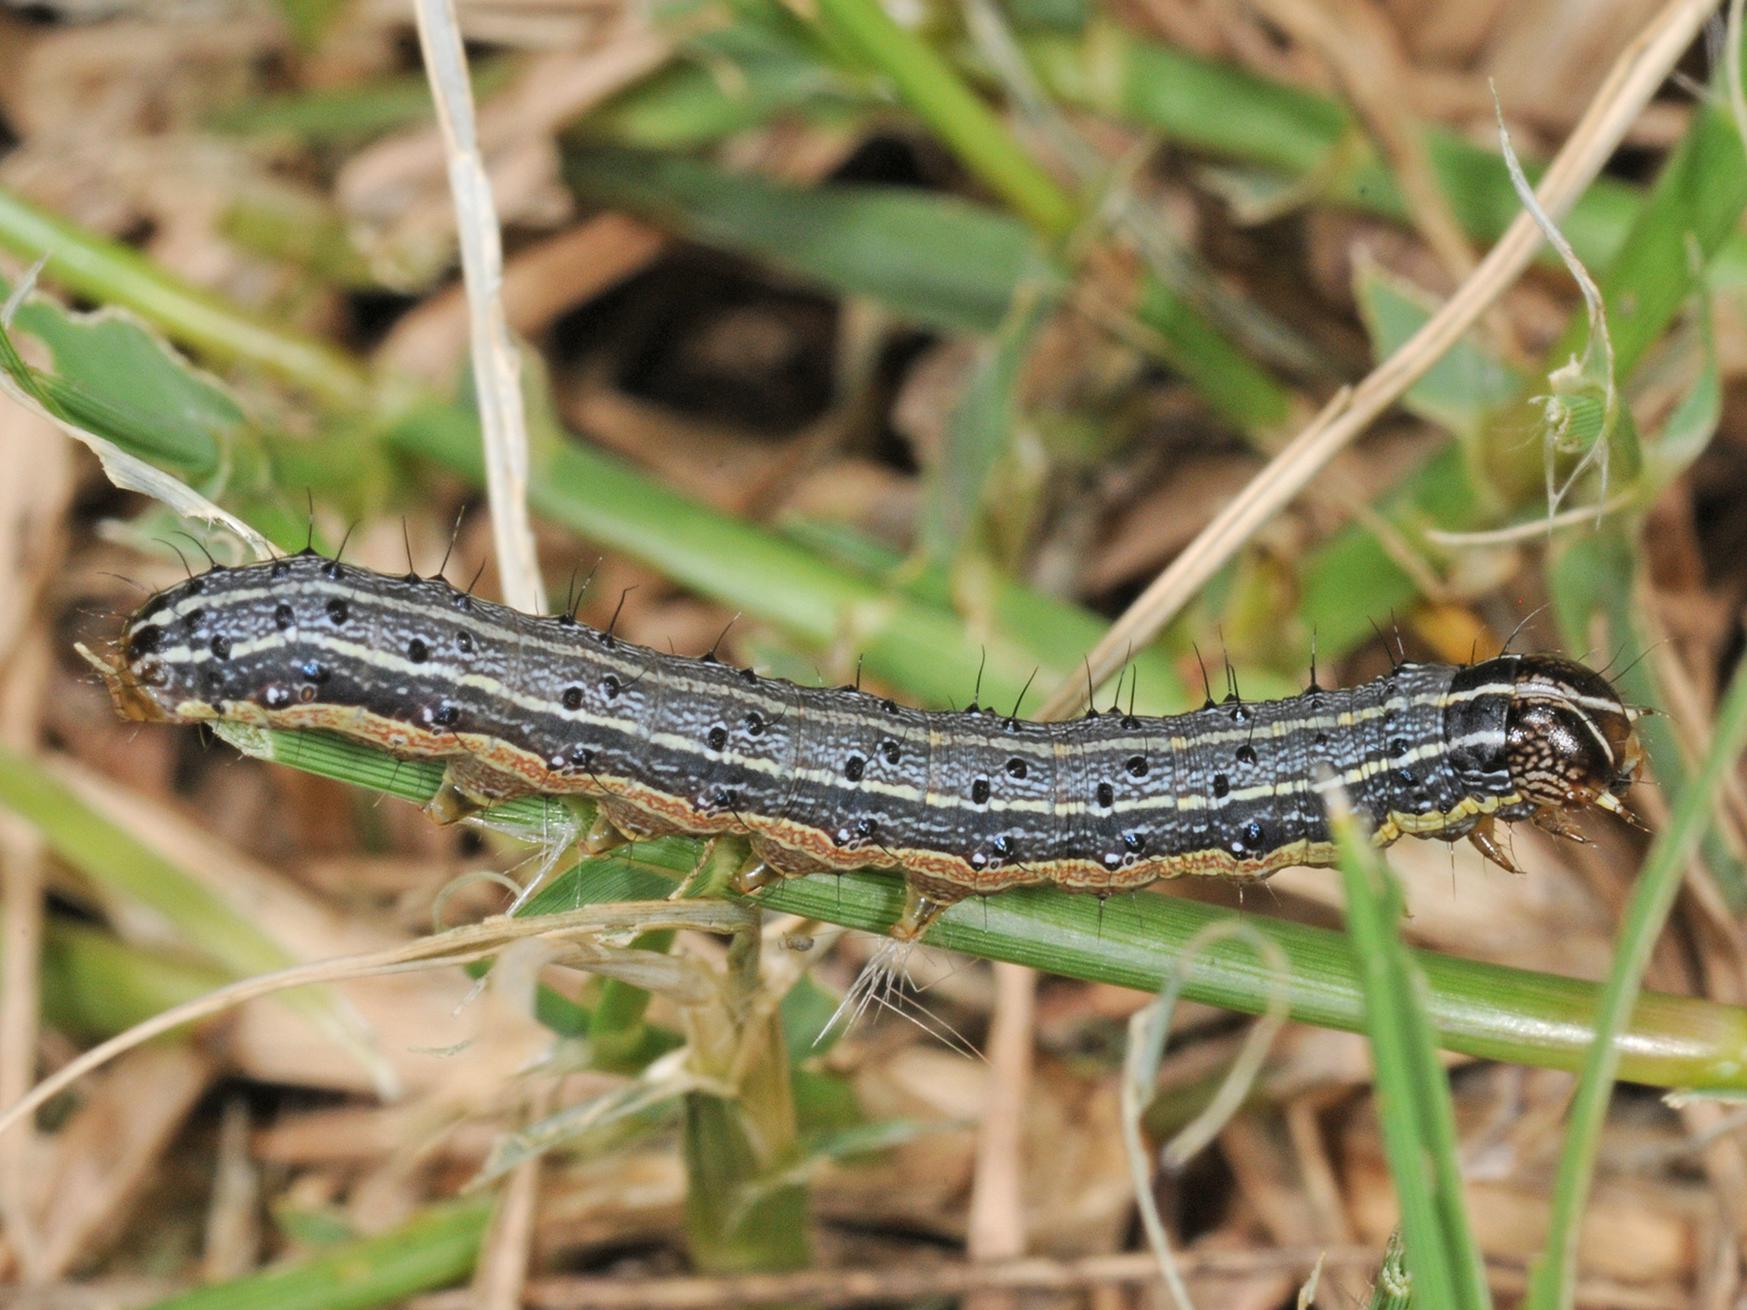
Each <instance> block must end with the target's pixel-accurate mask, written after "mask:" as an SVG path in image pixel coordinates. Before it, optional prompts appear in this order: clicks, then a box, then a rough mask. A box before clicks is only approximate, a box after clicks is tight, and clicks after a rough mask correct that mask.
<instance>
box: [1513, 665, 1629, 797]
mask: <svg viewBox="0 0 1747 1310" xmlns="http://www.w3.org/2000/svg"><path fill="white" fill-rule="evenodd" d="M1515 666H1516V667H1515V687H1514V689H1513V690H1512V692H1511V699H1510V709H1509V712H1508V714H1507V716H1506V720H1505V757H1506V761H1507V763H1508V765H1509V768H1510V776H1511V781H1512V782H1513V783H1515V784H1516V787H1517V790H1518V791H1520V792H1521V793H1522V795H1523V796H1524V797H1525V798H1526V799H1528V800H1530V801H1534V802H1536V803H1537V804H1539V805H1540V806H1542V807H1543V808H1545V809H1551V810H1577V809H1583V808H1585V807H1587V806H1590V805H1596V806H1599V807H1601V808H1602V809H1604V810H1611V811H1613V812H1614V813H1616V814H1619V815H1621V816H1623V817H1627V818H1629V817H1630V812H1629V811H1628V810H1626V809H1625V807H1624V806H1622V805H1621V804H1620V797H1621V796H1623V795H1625V793H1626V789H1627V788H1629V787H1630V786H1631V785H1632V783H1633V781H1634V780H1635V779H1636V778H1637V776H1638V770H1639V768H1640V767H1642V765H1643V762H1644V751H1643V748H1642V747H1641V746H1640V745H1639V744H1638V738H1637V734H1636V733H1635V732H1634V731H1633V729H1632V723H1633V720H1634V719H1636V718H1637V717H1638V716H1639V715H1640V714H1641V713H1642V712H1643V711H1641V710H1638V709H1634V708H1632V707H1630V706H1627V705H1625V704H1623V703H1622V702H1621V700H1620V697H1619V693H1617V692H1616V691H1615V690H1614V689H1613V686H1612V684H1610V683H1609V682H1608V680H1607V679H1606V678H1604V677H1602V676H1601V674H1599V673H1597V672H1595V671H1594V670H1593V669H1590V668H1587V667H1585V666H1584V665H1582V664H1579V663H1577V662H1576V661H1575V660H1568V659H1562V658H1560V657H1558V656H1555V655H1524V656H1520V657H1518V658H1517V659H1516V660H1515Z"/></svg>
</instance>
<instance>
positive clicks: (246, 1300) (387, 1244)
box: [152, 1198, 492, 1310]
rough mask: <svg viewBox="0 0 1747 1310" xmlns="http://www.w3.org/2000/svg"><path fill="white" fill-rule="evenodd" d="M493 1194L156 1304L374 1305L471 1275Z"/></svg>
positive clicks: (307, 1309) (190, 1308)
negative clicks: (313, 1254) (318, 1252)
mask: <svg viewBox="0 0 1747 1310" xmlns="http://www.w3.org/2000/svg"><path fill="white" fill-rule="evenodd" d="M491 1206H492V1203H491V1200H490V1198H476V1199H470V1200H466V1201H460V1202H456V1203H454V1204H451V1205H440V1206H433V1207H431V1208H430V1209H428V1210H425V1211H423V1212H422V1213H420V1214H418V1215H416V1216H415V1217H414V1218H413V1219H412V1220H410V1221H409V1222H407V1223H405V1224H402V1225H401V1226H400V1227H399V1228H396V1229H393V1230H392V1231H390V1232H386V1233H382V1234H380V1235H379V1236H376V1237H366V1238H362V1239H360V1240H357V1241H352V1242H344V1243H341V1244H339V1245H337V1246H334V1247H331V1248H329V1249H327V1250H325V1251H323V1252H322V1253H321V1254H320V1255H316V1256H311V1257H309V1258H307V1259H303V1260H296V1261H293V1262H291V1263H288V1264H285V1265H281V1266H279V1267H277V1268H273V1269H267V1270H264V1271H262V1272H261V1273H258V1274H252V1275H250V1276H248V1277H245V1278H237V1279H233V1280H232V1281H230V1282H228V1283H219V1284H216V1285H215V1286H212V1287H205V1288H201V1289H200V1290H198V1291H194V1292H188V1293H186V1294H184V1295H182V1296H173V1297H171V1298H170V1299H169V1300H167V1301H160V1302H158V1303H157V1305H155V1306H153V1307H152V1310H234V1308H235V1307H237V1306H247V1307H249V1310H368V1308H369V1307H371V1306H391V1305H399V1304H401V1303H403V1302H404V1301H405V1300H406V1299H407V1298H408V1297H412V1296H416V1295H417V1294H418V1293H420V1292H428V1291H432V1290H433V1289H435V1288H439V1287H448V1286H449V1285H450V1284H452V1283H457V1282H459V1281H460V1280H461V1279H463V1278H465V1277H467V1275H468V1274H469V1273H471V1272H472V1270H473V1262H474V1260H475V1259H476V1258H477V1256H478V1254H479V1244H480V1242H482V1241H483V1240H484V1238H485V1230H486V1226H487V1224H489V1223H490V1221H491Z"/></svg>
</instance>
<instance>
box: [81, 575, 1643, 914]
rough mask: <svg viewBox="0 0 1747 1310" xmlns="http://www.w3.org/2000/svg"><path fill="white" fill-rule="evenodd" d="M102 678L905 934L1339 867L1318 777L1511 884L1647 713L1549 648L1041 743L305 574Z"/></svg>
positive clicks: (200, 716)
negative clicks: (777, 888) (1538, 835)
mask: <svg viewBox="0 0 1747 1310" xmlns="http://www.w3.org/2000/svg"><path fill="white" fill-rule="evenodd" d="M94 662H97V663H98V664H99V667H100V668H101V670H102V672H103V675H104V678H105V681H106V682H107V684H108V686H109V688H110V691H111V694H112V695H113V697H114V699H115V703H116V705H117V708H118V709H119V710H120V711H121V713H122V714H124V715H125V716H127V717H131V718H136V719H150V720H161V721H167V722H173V723H187V722H196V721H200V720H211V719H226V720H235V721H238V722H243V723H251V724H259V725H265V726H271V727H279V728H322V729H328V730H330V731H333V732H337V733H340V734H342V735H344V736H347V737H351V738H354V739H356V740H360V741H364V742H368V743H373V744H375V745H377V746H380V747H383V748H384V749H386V750H388V751H390V752H392V753H393V754H395V755H397V756H400V757H403V758H413V757H417V758H436V759H446V760H447V761H448V762H449V763H448V766H447V770H446V772H445V775H444V782H443V786H442V789H441V791H440V792H439V793H438V795H437V796H436V797H435V798H434V799H433V800H432V801H431V802H430V804H429V805H428V806H427V807H426V808H427V810H428V812H430V813H431V814H432V815H433V816H434V817H436V818H437V819H439V820H442V821H452V820H455V819H458V818H460V817H463V816H464V815H466V814H469V813H472V812H473V811H475V810H478V809H480V808H482V807H485V806H488V805H492V804H495V803H497V802H500V801H503V800H507V799H509V798H511V797H514V796H519V795H526V794H530V793H542V794H562V793H580V794H583V795H588V796H592V797H595V798H597V799H598V801H599V803H600V805H601V807H602V809H603V811H604V813H605V815H606V816H607V817H608V818H609V819H610V820H611V822H612V823H613V824H614V825H615V826H616V827H617V828H618V829H619V830H620V831H621V832H623V833H625V834H627V835H633V836H637V835H653V834H658V833H675V832H677V833H696V834H712V833H724V832H735V833H744V834H747V835H748V837H749V838H750V842H751V847H752V851H753V855H754V858H755V859H756V860H757V861H758V865H757V867H754V868H749V869H748V870H746V871H745V883H746V885H747V886H753V885H756V884H757V883H758V882H759V881H760V879H761V878H768V877H771V876H781V875H788V874H799V873H808V872H813V871H817V870H829V869H851V868H860V867H870V866H871V867H880V868H892V869H899V870H902V871H903V876H904V878H905V882H906V887H907V892H908V895H907V901H906V911H905V916H904V918H903V919H902V920H901V921H900V923H899V925H898V927H897V929H896V931H897V933H898V934H899V935H901V936H915V935H917V934H919V933H920V932H921V931H922V930H923V928H925V927H926V926H927V924H928V923H929V922H930V921H931V920H932V919H933V918H934V917H935V916H936V915H937V914H939V913H940V912H941V911H942V910H943V909H945V908H946V907H948V906H950V905H952V904H953V903H954V902H956V901H958V900H960V899H962V898H964V897H966V896H969V895H974V894H980V893H987V892H995V891H1000V890H1002V889H1004V888H1007V887H1013V886H1020V885H1025V884H1034V883H1054V884H1057V885H1059V886H1063V887H1069V888H1077V889H1083V890H1087V891H1092V892H1095V893H1100V894H1109V893H1111V892H1115V891H1120V890H1125V889H1129V888H1133V887H1138V886H1141V885H1143V884H1145V883H1149V882H1152V881H1153V880H1155V879H1158V878H1173V877H1177V876H1180V875H1183V874H1191V873H1211V874H1223V875H1227V876H1232V877H1239V878H1259V877H1265V876H1266V875H1268V874H1270V873H1272V872H1274V871H1275V870H1277V869H1280V868H1284V867H1286V866H1288V865H1295V864H1310V865H1326V864H1330V863H1332V862H1333V860H1334V848H1333V845H1332V844H1331V842H1330V837H1329V829H1328V823H1327V818H1326V814H1325V811H1324V807H1323V803H1322V798H1321V795H1320V793H1319V791H1318V789H1317V777H1318V776H1319V775H1318V769H1319V767H1320V766H1325V765H1326V766H1327V768H1328V769H1329V770H1330V771H1332V773H1333V775H1334V776H1335V777H1336V778H1338V779H1339V780H1340V781H1341V783H1342V784H1343V785H1344V786H1345V788H1346V791H1347V792H1348V794H1349V795H1350V797H1351V798H1352V802H1353V805H1354V806H1355V808H1357V809H1358V810H1359V811H1361V812H1362V813H1363V815H1364V816H1365V817H1366V818H1367V819H1368V821H1369V823H1370V825H1371V827H1372V829H1373V831H1374V833H1375V838H1376V841H1377V844H1378V845H1387V844H1388V843H1390V842H1392V841H1394V840H1395V839H1396V838H1397V837H1399V836H1400V835H1402V834H1403V833H1408V834H1412V835H1414V836H1419V837H1436V838H1439V839H1441V840H1444V841H1454V840H1455V839H1457V838H1458V837H1462V836H1468V837H1470V838H1471V839H1472V840H1474V842H1475V843H1476V844H1477V845H1478V846H1479V847H1480V849H1481V850H1482V851H1484V852H1485V853H1486V854H1487V855H1488V856H1489V857H1490V858H1492V859H1494V860H1496V861H1497V862H1499V863H1501V864H1504V865H1505V867H1507V868H1508V867H1510V865H1509V862H1508V860H1507V859H1506V858H1505V856H1504V855H1503V853H1502V852H1501V851H1500V849H1499V848H1498V846H1497V844H1496V843H1495V841H1494V840H1493V837H1492V828H1493V825H1494V824H1495V823H1496V822H1498V821H1512V820H1517V819H1523V818H1533V819H1534V820H1536V821H1537V822H1539V823H1541V824H1543V825H1544V826H1546V827H1548V828H1550V829H1552V830H1553V831H1565V830H1566V825H1567V824H1568V822H1569V820H1568V819H1567V818H1566V815H1567V813H1568V812H1570V811H1575V810H1581V809H1583V808H1585V807H1588V806H1599V807H1601V808H1603V809H1607V810H1611V811H1614V812H1615V813H1618V814H1621V815H1624V816H1626V817H1630V816H1629V813H1628V812H1627V811H1626V810H1625V809H1624V807H1623V806H1622V805H1621V804H1620V801H1619V797H1620V796H1621V795H1623V794H1624V792H1625V791H1626V789H1627V787H1629V786H1630V785H1631V783H1632V781H1633V779H1634V778H1635V776H1636V774H1637V771H1638V767H1639V764H1640V761H1641V753H1640V750H1639V747H1638V743H1637V740H1636V738H1635V736H1634V733H1633V729H1632V720H1633V718H1634V717H1635V714H1636V712H1635V711H1633V710H1631V709H1628V708H1627V707H1625V706H1623V705H1622V704H1621V702H1620V699H1619V697H1618V695H1616V694H1615V692H1614V689H1613V688H1612V687H1611V686H1610V685H1609V684H1608V682H1607V680H1606V679H1605V678H1603V677H1602V676H1601V675H1600V674H1598V673H1596V672H1594V671H1592V670H1591V669H1588V668H1586V667H1585V666H1583V665H1581V664H1578V663H1575V662H1573V661H1571V660H1566V659H1561V658H1557V657H1553V656H1545V655H1502V656H1500V657H1498V658H1497V659H1490V660H1486V661H1483V662H1481V663H1478V664H1473V665H1469V666H1467V667H1456V666H1452V665H1444V664H1403V665H1401V666H1399V667H1398V668H1396V669H1395V670H1394V671H1393V672H1391V673H1389V674H1388V675H1386V676H1384V677H1381V678H1378V679H1375V680H1374V681H1371V682H1367V683H1364V684H1363V685H1360V686H1357V687H1352V688H1347V689H1344V690H1323V689H1320V688H1316V687H1312V688H1311V689H1310V690H1308V691H1306V692H1305V693H1304V694H1303V695H1300V696H1296V697H1291V698H1288V699H1284V700H1277V701H1257V702H1239V701H1236V700H1235V699H1232V700H1228V702H1227V703H1226V704H1224V705H1209V706H1208V707H1206V708H1204V709H1201V710H1197V711H1195V712H1193V713H1189V714H1181V715H1175V716H1171V717H1165V718H1149V717H1136V716H1130V715H1107V716H1088V717H1086V718H1084V719H1080V720H1077V721H1074V722H1067V723H1036V722H1028V721H1026V720H1023V719H1017V718H1007V717H1001V716H998V715H995V714H993V713H991V712H989V711H971V712H964V713H931V712H925V711H922V710H915V709H909V708H905V707H902V706H899V705H896V704H894V703H893V702H891V701H887V700H882V699H880V698H877V697H874V696H870V695H865V694H863V693H861V692H859V691H856V690H854V689H826V688H811V687H802V686H797V685H795V684H794V683H790V682H784V681H780V680H776V679H769V678H761V677H758V676H756V675H753V674H751V673H749V672H747V671H745V670H736V669H733V668H730V667H728V666H726V665H723V664H722V663H720V662H718V661H717V660H715V659H714V658H709V659H689V658H686V657H683V656H677V655H669V654H663V653H661V652H658V651H653V650H648V649H645V648H643V647H640V646H634V645H631V644H629V643H627V642H624V641H621V640H618V639H616V638H613V637H611V636H609V635H607V634H605V633H602V632H598V631H596V630H595V629H592V628H589V627H586V626H584V625H582V624H580V623H577V622H576V621H575V620H574V619H571V618H570V617H569V616H568V615H566V616H560V617H557V618H541V617H536V616H533V615H528V614H522V613H519V612H517V611H514V610H510V609H506V608H504V607H503V606H500V605H494V604H491V603H490V602H487V601H480V600H473V599H471V598H469V597H466V596H464V595H462V593H460V592H458V591H456V590H455V589H454V588H453V587H451V586H450V585H449V584H448V583H447V582H445V581H443V580H441V579H421V578H417V577H389V576H386V575H383V574H379V573H374V572H370V571H368V570H365V569H360V568H354V567H352V566H350V565H341V564H339V563H338V562H336V561H331V560H326V559H323V558H321V557H319V556H316V555H313V554H309V553H307V552H306V553H305V554H303V555H300V556H295V557H292V558H290V559H282V560H276V561H273V562H271V563H266V564H256V565H250V566H246V567H242V568H216V569H214V570H212V571H211V572H209V573H206V574H203V575H201V576H199V577H195V578H192V579H190V580H189V581H187V582H184V583H182V584H180V585H178V586H175V587H171V588H170V589H168V590H167V591H164V592H161V593H159V594H158V595H156V596H154V597H153V598H152V599H151V600H150V601H148V602H147V603H146V604H145V605H144V606H143V607H141V608H140V610H139V611H138V612H137V613H135V614H134V615H133V617H132V618H131V619H130V620H129V621H128V623H127V626H126V629H125V632H124V634H123V638H122V646H121V651H120V656H119V659H118V660H117V661H116V663H115V664H114V665H113V667H112V666H110V665H108V664H104V663H102V662H101V661H95V660H94Z"/></svg>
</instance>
